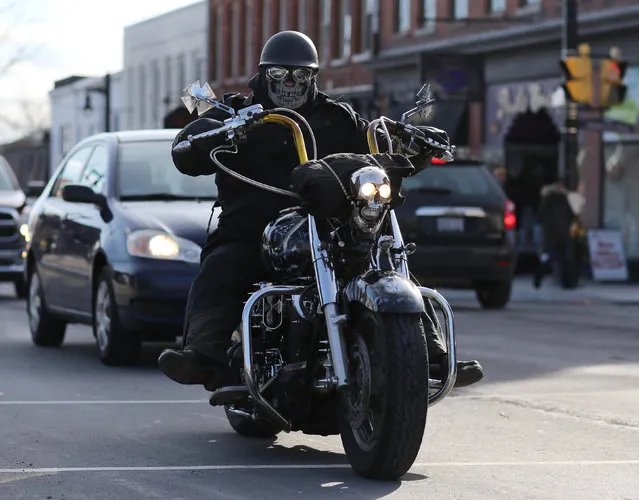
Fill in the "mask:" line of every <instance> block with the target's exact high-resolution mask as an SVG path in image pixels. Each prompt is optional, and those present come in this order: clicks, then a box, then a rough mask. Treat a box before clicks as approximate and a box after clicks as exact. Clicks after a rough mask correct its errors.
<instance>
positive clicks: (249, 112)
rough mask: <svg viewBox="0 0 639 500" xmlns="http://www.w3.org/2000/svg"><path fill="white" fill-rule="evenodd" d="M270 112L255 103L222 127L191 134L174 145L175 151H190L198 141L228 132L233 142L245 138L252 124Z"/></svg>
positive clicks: (228, 136)
mask: <svg viewBox="0 0 639 500" xmlns="http://www.w3.org/2000/svg"><path fill="white" fill-rule="evenodd" d="M267 114H268V112H265V111H264V108H263V107H262V105H261V104H254V105H253V106H248V107H246V108H242V109H240V110H239V111H237V114H236V115H234V116H232V117H231V118H228V119H226V120H224V122H223V124H222V126H221V127H220V128H216V129H214V130H209V131H206V132H202V133H201V134H196V135H189V136H188V137H187V138H186V139H185V140H184V141H182V142H179V143H178V144H176V145H175V146H174V147H173V151H175V152H184V151H189V150H190V149H191V146H192V145H193V144H194V143H196V142H197V141H201V140H202V139H207V138H210V137H214V136H216V135H222V134H226V140H227V141H228V142H229V143H233V142H234V141H236V140H239V141H241V140H243V139H244V135H245V133H246V131H247V130H248V129H249V128H250V126H251V125H255V124H257V122H259V121H260V120H261V119H262V118H264V117H265V116H266V115H267Z"/></svg>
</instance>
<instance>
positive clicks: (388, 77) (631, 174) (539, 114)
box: [364, 0, 639, 275]
mask: <svg viewBox="0 0 639 500" xmlns="http://www.w3.org/2000/svg"><path fill="white" fill-rule="evenodd" d="M578 4H579V21H578V24H579V42H588V43H589V44H590V45H591V47H592V53H593V54H607V53H608V52H609V49H610V48H611V47H612V46H617V47H620V48H621V51H622V54H623V56H624V59H626V60H628V62H629V66H630V68H629V70H628V75H627V83H628V85H629V97H628V100H627V102H626V103H625V104H624V106H625V109H622V110H616V111H614V112H611V113H609V116H616V117H617V118H620V117H621V118H624V119H626V120H630V122H631V123H633V124H635V133H628V134H621V135H614V134H603V136H602V134H601V132H600V131H598V130H590V129H589V128H588V127H582V132H581V133H580V144H581V153H580V156H579V158H580V178H581V184H580V189H581V190H582V192H583V194H584V195H585V197H586V200H587V202H586V205H585V210H584V213H583V218H584V222H585V224H586V226H587V227H590V228H592V227H607V228H615V229H620V230H621V231H622V236H623V239H624V245H625V250H626V255H627V258H628V259H629V261H630V262H631V264H632V263H633V262H634V265H632V266H631V275H632V274H635V275H636V273H638V272H639V266H638V265H637V264H639V200H638V201H635V200H636V199H637V197H636V196H633V195H632V192H631V191H632V190H633V189H635V190H636V189H637V186H639V159H637V158H639V155H637V151H638V150H639V128H636V122H637V119H638V118H639V51H637V50H636V47H639V30H638V29H637V26H639V3H637V2H636V0H579V1H578ZM379 8H380V12H379V19H380V30H379V40H380V44H379V51H378V52H377V54H376V56H375V57H374V58H373V59H372V60H371V61H369V62H366V63H364V65H365V66H367V67H368V68H370V69H371V71H372V72H373V79H374V81H375V82H376V87H377V89H378V90H379V92H380V94H381V95H384V96H386V97H387V98H388V100H389V102H390V103H391V110H393V111H394V112H395V113H398V112H399V111H400V110H401V109H404V108H406V107H407V106H408V105H410V104H411V103H412V100H413V94H414V91H415V90H416V89H417V88H418V86H419V84H420V82H421V81H424V80H427V81H429V82H431V83H432V84H433V87H434V88H435V91H436V93H437V97H438V105H437V107H436V109H435V113H434V117H433V123H434V124H436V125H440V126H442V127H443V128H446V130H448V131H450V132H451V135H453V137H455V142H456V143H457V144H462V145H468V146H469V147H470V149H471V150H472V151H474V152H475V153H477V154H481V155H483V156H484V157H488V158H492V159H493V160H494V161H496V162H500V163H503V164H505V166H506V168H507V170H508V173H509V176H510V181H511V185H512V186H513V192H518V193H519V195H517V199H516V200H514V201H515V202H516V204H517V205H518V211H519V216H520V221H522V224H521V230H522V234H520V236H522V240H521V241H522V246H523V247H524V248H526V247H527V248H528V249H532V248H533V244H534V242H533V240H532V238H530V237H529V238H527V237H526V235H528V236H531V235H532V234H533V233H532V231H531V230H530V229H531V227H532V223H533V222H534V213H535V211H536V205H537V204H538V193H539V189H538V188H539V185H540V184H542V183H545V182H548V181H550V180H552V179H554V178H556V177H557V175H558V172H559V168H558V167H559V163H560V155H559V144H560V137H561V135H560V134H561V133H560V130H561V128H562V119H563V102H562V101H563V92H562V91H561V90H558V89H559V86H560V84H561V82H562V75H561V73H560V68H559V65H558V61H559V59H560V58H561V35H562V24H563V21H562V14H563V10H562V9H563V2H562V1H561V0H387V1H384V0H381V1H380V2H379ZM424 18H427V19H432V18H436V21H432V20H426V21H424ZM473 18H483V20H482V22H472V19H473ZM490 18H494V22H487V20H489V19H490ZM631 110H636V111H631ZM633 113H634V114H633ZM611 135H612V136H611ZM608 136H611V137H608ZM602 137H603V139H604V140H605V141H609V142H602ZM619 164H620V165H619ZM604 166H605V167H606V168H605V169H604ZM617 167H618V168H617ZM608 171H611V172H608ZM613 171H614V172H615V174H613V173H612V172H613ZM606 172H608V173H606ZM619 172H623V174H621V175H622V176H621V177H617V176H616V173H619ZM633 269H634V272H633Z"/></svg>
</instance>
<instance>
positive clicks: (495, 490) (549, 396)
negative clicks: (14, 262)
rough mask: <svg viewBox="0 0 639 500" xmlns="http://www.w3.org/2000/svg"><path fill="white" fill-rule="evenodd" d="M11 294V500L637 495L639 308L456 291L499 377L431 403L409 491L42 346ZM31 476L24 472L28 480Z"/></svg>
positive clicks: (331, 444)
mask: <svg viewBox="0 0 639 500" xmlns="http://www.w3.org/2000/svg"><path fill="white" fill-rule="evenodd" d="M10 291H11V290H10V288H8V287H4V286H2V285H0V499H2V500H18V499H30V500H31V499H66V500H70V499H90V500H98V499H122V500H130V499H151V498H158V499H163V500H167V499H189V500H190V499H204V498H206V499H213V498H216V499H217V498H220V499H249V498H250V499H287V498H312V499H320V498H334V497H342V498H361V499H367V500H368V499H377V498H407V499H408V498H414V499H424V498H432V499H437V500H446V499H473V500H482V499H487V500H488V499H490V500H494V499H496V498H500V499H501V498H504V499H515V500H523V499H542V500H551V499H561V500H567V499H578V500H586V499H596V500H604V499H615V500H625V499H633V500H637V499H639V454H638V453H637V450H639V389H638V387H639V326H638V325H637V320H638V319H639V314H638V313H637V306H616V305H605V304H581V305H580V304H568V303H566V304H561V303H558V302H556V303H550V304H549V303H537V304H529V303H525V302H515V303H513V304H511V306H510V308H509V309H508V310H506V311H503V312H485V311H481V310H480V309H479V308H478V307H477V306H476V304H475V303H474V301H473V300H472V299H470V300H467V299H466V298H465V296H464V295H463V294H461V295H459V294H458V295H456V297H458V299H456V300H455V301H454V305H456V306H457V325H458V330H459V332H460V336H459V341H458V345H459V351H460V354H461V356H463V357H465V358H468V357H477V358H479V359H481V360H482V362H483V363H484V366H485V368H486V370H487V372H488V376H487V378H486V379H485V381H483V382H482V383H481V384H478V385H477V386H475V387H472V388H467V389H465V390H460V391H457V392H456V393H455V396H454V397H452V398H450V399H448V400H447V401H445V402H443V403H441V404H439V405H438V406H436V407H434V408H433V409H432V411H431V413H430V416H429V421H428V426H427V433H426V437H425V439H424V442H423V445H422V449H421V453H420V456H419V457H418V460H417V464H416V465H415V466H414V468H413V469H412V470H411V472H410V473H409V474H408V475H407V476H406V477H405V478H404V479H403V481H401V482H399V481H398V482H394V483H377V482H370V481H366V480H363V479H360V478H358V477H357V476H355V475H354V474H353V473H352V471H351V470H350V469H349V467H348V465H346V461H345V457H344V455H343V450H342V448H341V444H340V442H339V438H320V437H313V436H305V435H299V434H295V433H294V434H290V435H282V436H281V437H279V438H278V439H277V440H276V441H275V442H271V441H266V442H265V441H250V440H247V439H244V438H241V437H239V436H237V435H235V434H234V433H233V432H232V430H231V429H230V427H229V426H228V424H227V422H226V421H225V419H224V418H223V414H222V412H221V411H220V410H219V409H216V408H211V407H210V406H209V405H208V403H207V397H206V393H205V392H204V391H203V390H202V389H198V388H194V387H182V386H178V385H175V384H173V383H172V382H170V381H169V380H166V379H165V378H163V376H162V375H161V374H160V373H159V372H158V371H157V370H156V368H155V359H156V357H157V354H158V353H159V350H160V349H161V346H151V347H150V348H148V349H146V351H145V354H144V358H143V360H142V361H141V364H140V365H139V366H137V367H133V368H125V369H124V368H107V367H105V366H102V365H101V364H100V362H99V361H98V359H97V356H96V353H95V350H94V347H93V344H92V340H91V336H90V333H89V330H88V329H87V328H84V327H71V328H70V329H69V333H68V340H67V342H66V343H65V345H64V347H63V348H62V349H38V348H36V347H34V346H32V345H31V343H30V339H29V336H28V332H27V329H26V326H25V314H24V303H23V302H20V301H16V300H14V299H13V298H12V296H11V295H10ZM24 469H27V471H24Z"/></svg>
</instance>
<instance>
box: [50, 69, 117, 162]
mask: <svg viewBox="0 0 639 500" xmlns="http://www.w3.org/2000/svg"><path fill="white" fill-rule="evenodd" d="M104 86H105V78H104V77H85V78H82V79H80V80H76V81H74V82H73V83H69V84H66V85H64V86H61V87H58V88H55V89H53V90H52V91H50V92H49V101H50V107H51V144H50V152H51V156H50V158H51V160H50V165H49V173H50V174H51V173H53V171H54V170H55V169H56V168H57V166H58V164H59V163H60V160H62V158H63V157H64V155H65V154H67V153H68V152H69V150H70V149H71V148H72V147H73V146H74V145H75V144H77V143H78V142H80V141H81V140H82V139H84V138H86V137H88V136H90V135H93V134H97V133H100V132H104V121H105V116H104V113H105V95H104V94H103V93H101V92H91V91H89V89H90V88H104ZM87 95H89V98H90V100H91V107H92V109H91V110H90V111H87V110H85V109H84V108H85V104H86V97H87ZM110 97H111V112H110V120H109V121H110V130H111V131H116V130H120V129H122V120H123V117H122V114H123V113H122V105H123V95H122V73H121V72H119V73H115V74H113V75H111V85H110Z"/></svg>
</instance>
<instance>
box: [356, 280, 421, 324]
mask: <svg viewBox="0 0 639 500" xmlns="http://www.w3.org/2000/svg"><path fill="white" fill-rule="evenodd" d="M344 296H345V298H346V302H348V303H349V304H351V303H353V302H357V303H359V304H361V305H363V306H364V307H366V308H367V309H370V310H371V311H374V312H380V313H398V314H413V313H415V314H418V313H424V312H425V310H424V299H423V298H422V294H421V292H420V291H419V288H417V286H416V285H415V284H414V283H413V282H412V281H410V280H408V279H406V278H405V277H404V276H403V275H401V274H399V273H398V272H396V271H379V270H376V269H371V270H370V271H367V272H366V273H364V274H362V275H361V276H358V277H357V278H354V279H353V280H352V281H350V282H349V283H348V285H346V287H345V288H344Z"/></svg>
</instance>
